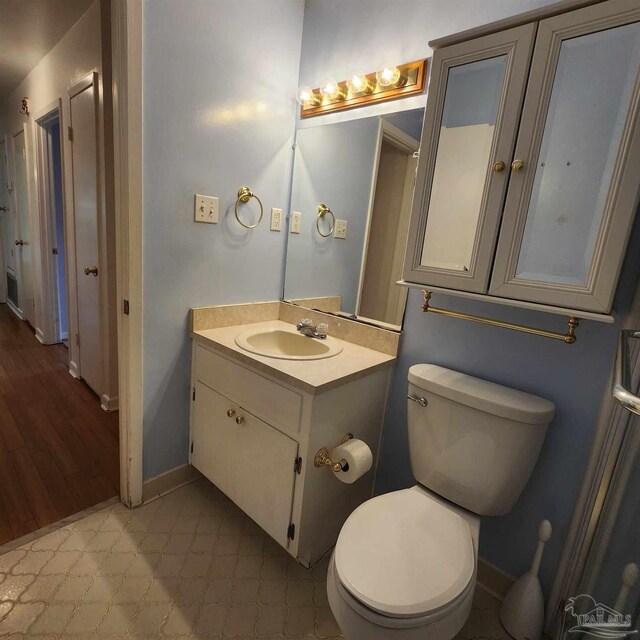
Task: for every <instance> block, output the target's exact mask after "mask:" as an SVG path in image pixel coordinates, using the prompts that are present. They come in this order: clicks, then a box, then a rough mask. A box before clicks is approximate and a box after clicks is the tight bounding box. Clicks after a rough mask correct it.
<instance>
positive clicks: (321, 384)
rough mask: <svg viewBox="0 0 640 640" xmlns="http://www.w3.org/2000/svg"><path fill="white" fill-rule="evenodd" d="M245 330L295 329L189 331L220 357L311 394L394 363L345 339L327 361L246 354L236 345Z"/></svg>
mask: <svg viewBox="0 0 640 640" xmlns="http://www.w3.org/2000/svg"><path fill="white" fill-rule="evenodd" d="M247 329H256V330H260V329H262V330H269V329H282V330H285V331H294V332H295V326H294V325H292V324H289V323H288V322H283V321H282V320H270V321H268V322H253V323H250V324H241V325H235V326H231V327H219V328H215V329H200V330H197V331H191V333H190V335H191V337H192V338H193V339H195V340H198V341H199V342H201V343H202V344H203V345H205V346H207V347H208V348H210V349H213V350H214V351H217V352H219V353H220V354H221V355H225V356H227V357H230V358H232V359H234V360H237V361H238V362H241V363H243V364H246V365H247V366H250V367H252V368H254V369H257V370H258V371H262V372H264V373H266V374H267V375H270V376H272V377H273V378H276V379H278V380H281V381H282V382H284V383H286V384H288V385H290V386H293V387H297V388H299V389H301V390H302V391H305V392H307V393H311V394H314V395H317V394H319V393H322V392H323V391H327V390H329V389H332V388H335V387H337V386H340V385H342V384H345V383H346V382H350V381H352V380H356V379H358V378H361V377H363V376H365V375H368V374H370V373H373V372H374V371H377V370H378V369H382V368H384V367H387V366H390V365H391V364H393V363H394V362H395V360H396V358H395V357H394V356H391V355H388V354H386V353H382V352H380V351H374V350H373V349H368V348H366V347H361V346H359V345H357V344H353V343H351V342H346V341H345V340H340V342H341V344H342V347H343V350H342V352H341V353H339V354H337V355H335V356H332V357H330V358H323V359H319V360H284V359H279V358H269V357H266V356H260V355H257V354H255V353H250V352H249V351H245V350H244V349H242V348H240V347H239V346H238V345H237V344H236V343H235V338H236V336H237V335H238V334H240V333H242V332H243V331H246V330H247Z"/></svg>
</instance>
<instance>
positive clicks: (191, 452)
mask: <svg viewBox="0 0 640 640" xmlns="http://www.w3.org/2000/svg"><path fill="white" fill-rule="evenodd" d="M191 453H193V442H192V443H191Z"/></svg>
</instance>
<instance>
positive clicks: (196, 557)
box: [0, 480, 507, 640]
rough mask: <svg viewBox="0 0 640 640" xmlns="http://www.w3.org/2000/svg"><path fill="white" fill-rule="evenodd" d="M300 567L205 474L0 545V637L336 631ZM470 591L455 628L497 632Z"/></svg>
mask: <svg viewBox="0 0 640 640" xmlns="http://www.w3.org/2000/svg"><path fill="white" fill-rule="evenodd" d="M326 566H327V565H326V562H321V563H320V564H319V565H317V566H315V567H314V568H313V569H311V570H307V569H304V568H303V567H302V566H300V565H299V564H298V563H296V562H295V561H294V560H293V559H292V558H290V557H289V556H288V555H287V553H286V552H285V551H284V550H282V549H281V548H280V547H279V546H278V545H277V544H275V543H274V542H273V541H272V540H270V539H269V538H268V536H266V534H264V533H263V532H262V531H261V529H259V528H258V527H257V525H255V524H254V523H253V522H252V521H251V520H250V519H249V518H247V517H246V516H245V515H244V514H243V513H242V512H241V511H240V510H239V509H238V508H237V507H236V506H235V505H234V504H233V503H231V502H230V501H229V500H227V498H225V497H224V496H223V495H222V494H221V493H220V492H219V491H218V490H217V489H216V488H215V487H214V486H212V485H211V484H210V483H208V482H207V481H206V480H198V481H197V482H195V483H193V484H191V485H188V486H186V487H183V488H182V489H179V490H178V491H175V492H173V493H171V494H169V495H167V496H164V497H163V498H160V499H159V500H156V501H155V502H152V503H150V504H147V505H145V506H143V507H141V508H139V509H135V510H128V509H126V508H125V507H124V506H123V505H121V504H119V503H116V504H111V505H109V506H107V507H105V508H104V509H102V510H100V511H97V512H95V513H92V514H90V515H88V516H86V517H84V518H82V519H81V520H78V521H76V522H74V523H72V524H67V525H65V526H63V527H62V528H59V529H57V530H55V531H53V532H50V533H47V534H46V535H43V536H42V537H39V538H36V539H35V540H31V541H29V542H27V543H24V544H20V546H19V547H17V548H15V549H12V550H10V551H8V552H6V553H4V554H2V555H0V637H2V638H12V639H15V640H17V639H18V638H47V639H49V640H52V639H54V638H77V639H83V640H84V639H85V638H96V639H98V638H100V639H105V640H106V639H110V640H115V639H116V638H119V639H124V638H165V637H177V638H182V639H185V640H186V639H187V638H209V639H211V638H218V639H221V638H242V639H249V638H274V639H275V638H288V639H291V638H340V637H341V636H340V630H339V629H338V627H337V625H336V623H335V620H334V619H333V616H332V615H331V611H330V609H329V607H328V604H327V597H326V591H325V574H326ZM506 637H507V636H506V634H505V633H504V631H503V630H502V628H501V626H500V623H499V621H498V617H497V601H496V600H494V599H493V598H491V597H490V596H489V595H487V594H485V593H484V592H482V591H480V590H478V592H477V593H476V599H475V601H474V609H473V611H472V613H471V616H470V618H469V622H468V623H467V625H466V627H465V629H464V630H463V631H462V632H461V634H460V638H464V639H465V640H466V639H470V638H491V639H502V638H506Z"/></svg>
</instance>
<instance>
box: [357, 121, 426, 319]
mask: <svg viewBox="0 0 640 640" xmlns="http://www.w3.org/2000/svg"><path fill="white" fill-rule="evenodd" d="M383 142H388V143H389V144H391V145H393V146H394V147H397V148H398V149H400V150H401V151H405V152H406V153H407V155H409V154H413V153H417V152H418V150H419V149H420V142H419V141H418V140H416V139H415V138H412V137H411V136H410V135H409V134H408V133H405V132H404V131H402V129H399V128H398V127H396V126H395V125H393V124H391V123H390V122H387V121H386V120H385V119H384V117H381V118H380V125H379V128H378V140H377V143H376V159H375V162H374V163H373V176H372V180H371V192H370V194H369V212H368V213H367V226H366V228H365V232H364V245H363V251H362V260H361V262H360V278H359V280H358V297H357V299H356V310H355V313H356V315H357V316H358V317H361V315H360V304H361V302H362V288H363V286H364V276H365V269H366V266H367V255H368V253H369V236H370V235H371V220H372V218H373V208H374V205H375V199H376V187H377V185H378V172H379V171H380V157H381V154H382V143H383ZM405 181H406V176H405ZM404 204H407V203H405V202H403V205H404ZM405 209H406V210H404V209H403V210H402V211H401V214H400V218H401V219H404V220H405V222H406V225H405V227H406V229H405V232H404V237H405V241H406V236H408V234H409V221H410V217H411V202H409V203H408V206H407V207H406V208H405ZM401 227H402V225H399V227H398V229H399V230H400V229H401ZM398 239H399V238H398V237H397V238H396V241H397V240H398ZM396 249H397V242H396ZM396 253H398V255H396V254H394V258H393V265H394V267H397V265H398V260H399V264H400V275H402V263H403V260H404V244H403V246H402V250H401V251H399V252H396ZM407 293H408V291H407V290H406V287H402V291H401V292H400V296H399V299H398V302H397V306H398V308H400V307H401V306H404V305H405V304H406V300H407ZM373 320H374V321H376V319H373ZM400 324H402V323H400Z"/></svg>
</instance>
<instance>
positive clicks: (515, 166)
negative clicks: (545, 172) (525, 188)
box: [511, 160, 524, 173]
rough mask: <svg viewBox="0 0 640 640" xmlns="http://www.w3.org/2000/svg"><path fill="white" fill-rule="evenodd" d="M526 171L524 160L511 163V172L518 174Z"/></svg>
mask: <svg viewBox="0 0 640 640" xmlns="http://www.w3.org/2000/svg"><path fill="white" fill-rule="evenodd" d="M523 169H524V160H514V161H513V162H512V163H511V171H514V172H516V173H517V172H518V171H522V170H523Z"/></svg>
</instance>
